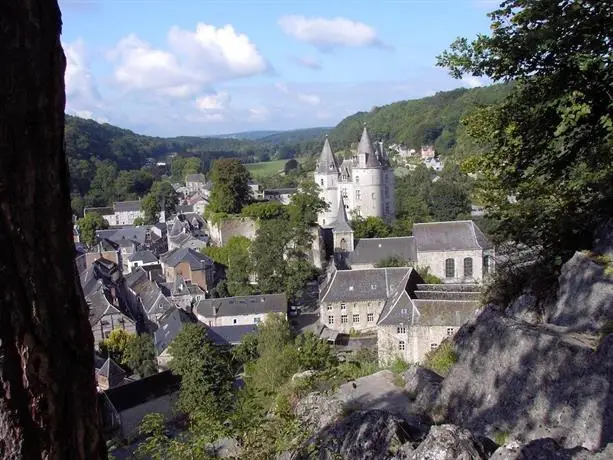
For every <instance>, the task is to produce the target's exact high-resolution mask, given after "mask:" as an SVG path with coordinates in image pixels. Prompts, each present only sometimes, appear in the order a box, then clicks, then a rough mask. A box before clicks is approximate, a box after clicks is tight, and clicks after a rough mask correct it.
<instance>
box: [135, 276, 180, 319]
mask: <svg viewBox="0 0 613 460" xmlns="http://www.w3.org/2000/svg"><path fill="white" fill-rule="evenodd" d="M137 294H138V296H139V297H140V301H141V304H142V305H143V309H144V310H145V312H146V313H147V315H161V314H164V313H166V312H167V311H168V310H169V309H171V308H172V307H173V305H172V303H171V302H170V301H169V300H168V299H167V298H166V296H164V293H163V292H162V289H160V287H159V286H158V285H157V284H156V283H155V282H153V281H149V280H147V281H146V282H145V283H142V284H141V285H140V286H139V289H138V291H137Z"/></svg>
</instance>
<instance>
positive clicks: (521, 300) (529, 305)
mask: <svg viewBox="0 0 613 460" xmlns="http://www.w3.org/2000/svg"><path fill="white" fill-rule="evenodd" d="M504 313H505V314H506V315H507V316H510V317H512V318H517V319H520V320H522V321H525V322H526V323H530V324H538V323H541V322H542V321H543V318H542V314H541V312H540V311H539V306H538V299H537V298H536V296H534V295H532V294H528V293H526V294H522V295H520V296H519V297H518V298H517V299H515V301H514V302H513V303H511V305H509V306H508V307H507V309H506V310H505V312H504Z"/></svg>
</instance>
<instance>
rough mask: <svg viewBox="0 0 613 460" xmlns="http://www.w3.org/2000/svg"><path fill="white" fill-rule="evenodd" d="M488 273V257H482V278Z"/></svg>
mask: <svg viewBox="0 0 613 460" xmlns="http://www.w3.org/2000/svg"><path fill="white" fill-rule="evenodd" d="M489 272H490V256H483V276H485V275H487V274H488V273H489Z"/></svg>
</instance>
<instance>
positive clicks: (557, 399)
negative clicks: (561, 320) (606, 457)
mask: <svg viewBox="0 0 613 460" xmlns="http://www.w3.org/2000/svg"><path fill="white" fill-rule="evenodd" d="M455 347H456V351H457V353H458V362H457V363H456V364H455V366H454V367H453V368H452V369H451V371H450V373H449V375H448V376H447V377H446V378H445V380H444V381H443V383H442V388H441V393H440V396H439V398H438V400H437V402H436V404H435V406H436V407H431V408H430V410H431V411H433V412H442V413H444V416H445V417H446V418H447V420H449V421H450V422H452V423H456V424H458V425H460V426H463V427H465V428H468V429H470V430H471V431H473V432H475V433H480V434H484V435H487V436H490V437H495V436H496V435H497V434H500V433H505V434H507V435H509V436H510V437H511V438H512V439H513V438H516V439H519V440H523V441H530V440H534V439H538V438H546V437H551V438H555V439H557V440H558V441H560V443H561V445H562V446H564V447H568V448H571V447H575V446H583V447H585V448H588V449H597V448H598V447H600V446H602V445H604V444H606V443H607V442H610V441H612V440H613V378H612V377H613V336H608V337H607V339H606V340H604V342H603V343H602V344H600V346H598V341H597V340H596V339H595V338H594V337H592V336H589V335H581V334H577V333H573V332H570V331H569V330H568V329H565V328H562V327H558V326H553V325H546V324H542V325H530V324H527V323H525V322H523V321H520V320H517V319H514V318H509V317H507V316H505V315H504V314H502V313H501V312H500V311H498V310H497V309H496V308H494V307H487V308H486V309H485V310H484V311H483V312H482V313H481V315H480V316H479V317H478V318H477V319H476V320H474V321H472V322H470V323H468V324H466V325H465V326H464V327H463V328H462V329H460V331H458V334H457V335H456V337H455Z"/></svg>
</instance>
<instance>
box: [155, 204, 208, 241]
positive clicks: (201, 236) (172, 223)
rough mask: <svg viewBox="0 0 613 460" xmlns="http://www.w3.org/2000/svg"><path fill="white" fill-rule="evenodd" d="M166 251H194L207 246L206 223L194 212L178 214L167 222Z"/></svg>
mask: <svg viewBox="0 0 613 460" xmlns="http://www.w3.org/2000/svg"><path fill="white" fill-rule="evenodd" d="M166 238H167V241H168V250H169V251H172V250H173V249H177V248H188V249H194V250H196V251H198V250H200V249H201V248H204V247H206V246H207V244H208V242H209V235H208V234H207V232H206V222H205V221H204V219H203V218H202V216H201V215H200V214H198V213H195V212H185V213H182V212H181V213H179V214H177V215H176V216H174V217H172V218H171V219H170V220H169V221H168V232H167V236H166Z"/></svg>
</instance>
